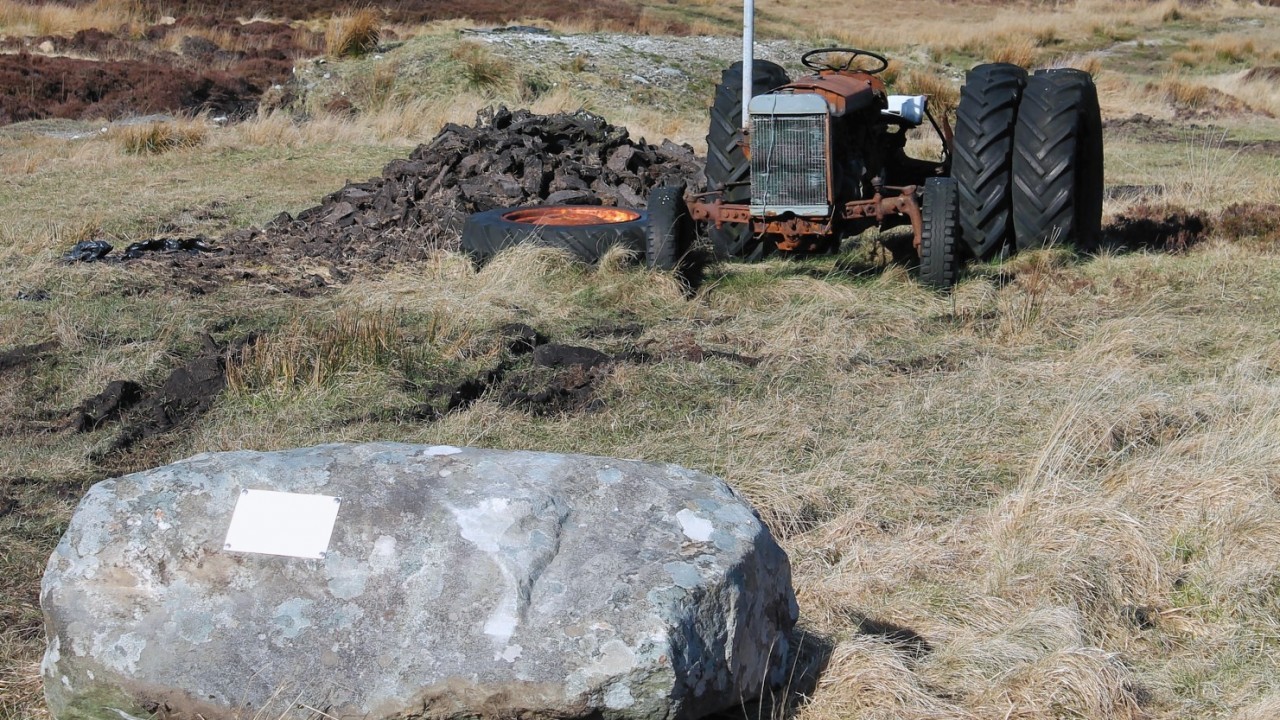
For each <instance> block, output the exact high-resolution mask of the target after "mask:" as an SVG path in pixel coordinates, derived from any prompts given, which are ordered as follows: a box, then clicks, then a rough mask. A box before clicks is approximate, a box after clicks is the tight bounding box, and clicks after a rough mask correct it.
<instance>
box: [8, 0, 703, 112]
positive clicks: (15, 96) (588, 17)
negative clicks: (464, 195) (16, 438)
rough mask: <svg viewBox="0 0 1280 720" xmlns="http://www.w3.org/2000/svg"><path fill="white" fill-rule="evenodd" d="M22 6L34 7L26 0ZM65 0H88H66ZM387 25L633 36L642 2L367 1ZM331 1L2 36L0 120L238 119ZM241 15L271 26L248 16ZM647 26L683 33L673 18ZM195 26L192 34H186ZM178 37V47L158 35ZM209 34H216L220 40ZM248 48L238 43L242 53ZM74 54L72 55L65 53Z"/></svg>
mask: <svg viewBox="0 0 1280 720" xmlns="http://www.w3.org/2000/svg"><path fill="white" fill-rule="evenodd" d="M31 4H38V3H36V2H34V0H31ZM68 4H70V5H84V4H88V2H87V0H70V2H69V3H68ZM375 7H378V8H380V9H382V11H383V13H384V15H385V18H386V20H387V21H388V22H392V23H407V24H420V23H425V22H430V21H435V20H447V19H459V18H461V19H468V20H471V21H473V22H475V23H477V24H478V25H504V24H506V23H509V22H512V21H521V20H523V21H529V20H531V19H543V20H549V21H556V22H581V23H584V24H585V25H588V26H593V27H600V28H608V29H611V30H619V31H632V30H636V29H638V28H639V26H640V24H641V13H640V8H639V7H638V6H636V5H633V4H631V3H629V2H625V1H623V0H603V1H601V2H595V1H592V2H588V0H568V1H561V0H534V1H533V2H527V3H504V2H498V1H497V0H480V1H479V2H471V3H458V2H456V1H455V0H426V1H422V0H417V1H415V0H403V1H400V2H389V3H380V4H376V5H375ZM351 8H352V5H351V4H350V3H343V2H337V0H299V1H295V0H253V1H247V0H240V1H237V2H223V3H218V4H214V5H210V4H208V3H204V2H195V1H194V0H177V1H176V2H165V3H158V2H154V0H148V2H144V3H143V10H144V11H145V12H147V13H148V14H149V15H150V16H153V17H165V16H168V17H169V18H170V20H171V21H170V22H164V23H157V24H155V25H152V26H151V27H149V28H148V29H147V30H146V31H145V33H144V34H143V36H142V37H139V38H134V37H127V36H121V35H118V34H116V33H115V32H113V30H112V29H110V28H101V29H89V30H82V31H80V32H77V33H75V34H74V35H73V36H70V37H63V36H42V37H28V38H20V37H8V38H3V39H0V53H3V54H2V55H0V125H5V124H9V123H14V122H21V121H24V120H38V119H45V118H66V119H73V120H79V119H99V118H104V119H114V118H117V117H122V116H127V115H145V114H149V113H161V112H163V113H177V112H199V111H203V110H209V111H213V112H218V113H225V114H228V115H232V116H235V115H244V114H247V113H248V112H251V111H252V110H253V109H255V108H256V107H257V103H258V101H259V99H260V98H261V97H262V96H263V94H264V92H266V90H267V89H268V88H270V87H271V86H273V85H277V84H283V83H286V82H287V81H288V80H289V78H290V77H291V75H292V70H293V66H294V63H295V61H296V60H297V59H299V58H303V57H314V56H317V55H321V54H323V48H324V42H323V41H324V38H323V35H322V33H318V32H314V31H311V30H307V29H306V28H303V27H293V26H291V25H290V22H291V21H296V20H307V19H313V18H326V17H328V16H330V15H333V14H335V13H346V12H350V11H351ZM250 18H271V19H272V20H270V21H254V22H247V20H248V19H250ZM645 30H647V31H649V32H663V33H667V34H683V33H684V32H686V31H687V28H685V27H684V26H682V25H680V24H679V23H667V24H659V25H653V23H652V21H650V22H649V23H648V25H647V26H646V27H645ZM193 33H194V34H193ZM174 34H177V35H181V36H183V37H182V39H181V40H180V41H179V42H178V43H176V46H177V51H176V52H173V51H170V50H166V49H164V48H166V47H171V46H174V45H175V43H173V42H171V41H170V42H166V40H167V39H168V38H169V37H170V36H171V35H174ZM209 37H220V38H224V44H226V45H231V46H233V47H220V46H219V45H218V44H216V43H214V42H213V41H211V40H209V39H208V38H209ZM246 48H247V49H246ZM67 55H70V56H74V58H76V59H72V58H70V57H65V56H67Z"/></svg>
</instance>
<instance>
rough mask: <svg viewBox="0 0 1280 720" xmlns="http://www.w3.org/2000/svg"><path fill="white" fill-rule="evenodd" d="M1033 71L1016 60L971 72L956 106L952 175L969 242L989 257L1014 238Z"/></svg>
mask: <svg viewBox="0 0 1280 720" xmlns="http://www.w3.org/2000/svg"><path fill="white" fill-rule="evenodd" d="M1026 83H1027V71H1026V70H1024V69H1023V68H1021V67H1019V66H1017V65H1012V64H1010V63H988V64H985V65H978V66H977V67H975V68H973V69H972V70H970V71H969V72H968V74H967V75H966V77H965V84H964V88H963V89H962V90H961V91H960V105H959V107H958V108H957V109H956V130H955V145H954V160H953V161H952V165H951V175H952V177H954V178H955V179H956V182H957V183H959V191H960V228H961V236H962V237H963V239H964V242H965V244H966V246H967V247H968V248H969V250H970V251H971V252H972V253H973V256H974V257H975V258H977V259H979V260H985V259H987V258H989V257H991V256H992V255H993V254H995V253H998V252H1000V250H1002V249H1003V248H1004V247H1005V246H1006V245H1011V244H1012V243H1013V190H1012V185H1013V180H1012V176H1011V174H1012V163H1013V132H1014V126H1015V125H1016V123H1017V117H1018V102H1019V100H1021V99H1022V88H1023V86H1025V85H1026Z"/></svg>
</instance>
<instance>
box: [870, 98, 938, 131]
mask: <svg viewBox="0 0 1280 720" xmlns="http://www.w3.org/2000/svg"><path fill="white" fill-rule="evenodd" d="M888 100H889V107H887V108H885V109H884V110H881V111H880V114H881V115H884V116H885V117H886V118H888V119H889V120H891V121H894V122H896V123H898V124H899V125H910V126H911V127H919V125H920V124H921V123H923V122H924V105H925V103H926V102H927V101H928V100H929V96H928V95H890V96H889V97H888Z"/></svg>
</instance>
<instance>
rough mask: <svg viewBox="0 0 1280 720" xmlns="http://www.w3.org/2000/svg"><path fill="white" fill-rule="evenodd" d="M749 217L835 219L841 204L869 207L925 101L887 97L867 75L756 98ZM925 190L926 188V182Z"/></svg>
mask: <svg viewBox="0 0 1280 720" xmlns="http://www.w3.org/2000/svg"><path fill="white" fill-rule="evenodd" d="M749 112H750V114H751V134H750V158H751V214H752V215H754V216H757V217H778V216H788V215H794V216H800V217H831V216H832V213H833V210H834V209H835V208H834V204H835V203H836V199H837V198H838V199H839V201H840V202H848V201H850V200H865V199H868V198H870V197H872V196H873V195H874V194H875V193H876V190H877V189H878V188H879V187H881V186H883V185H885V184H886V182H889V181H890V180H895V179H896V178H892V177H890V176H892V175H898V174H899V173H895V172H892V170H893V167H892V166H893V165H895V164H896V163H895V162H894V161H895V160H897V159H898V157H899V156H900V155H901V154H902V146H903V143H904V140H905V136H904V135H903V133H902V132H901V131H899V132H890V130H889V128H890V126H892V125H898V126H900V127H901V126H911V127H914V126H915V125H919V124H920V122H921V120H923V112H924V98H923V97H917V96H886V95H885V91H884V85H883V83H881V82H880V80H879V79H878V78H875V77H873V76H872V75H870V74H865V73H838V74H837V73H822V74H819V75H815V76H810V77H805V78H800V79H797V80H796V81H795V82H793V83H790V84H788V85H785V86H783V87H781V88H778V89H777V90H775V91H773V92H771V93H768V94H765V95H758V96H756V97H754V98H752V100H751V103H750V106H749ZM921 182H923V181H922V180H921Z"/></svg>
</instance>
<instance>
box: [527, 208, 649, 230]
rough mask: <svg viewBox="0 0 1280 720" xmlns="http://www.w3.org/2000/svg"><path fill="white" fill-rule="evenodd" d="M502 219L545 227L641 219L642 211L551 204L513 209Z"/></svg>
mask: <svg viewBox="0 0 1280 720" xmlns="http://www.w3.org/2000/svg"><path fill="white" fill-rule="evenodd" d="M502 219H503V220H506V221H508V222H514V223H520V224H522V225H540V226H544V227H546V226H580V225H615V224H617V223H625V222H631V221H632V220H639V219H640V213H638V212H636V211H635V210H627V209H625V208H615V207H598V206H595V205H550V206H547V207H531V208H520V209H519V210H512V211H511V212H508V213H503V215H502Z"/></svg>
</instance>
